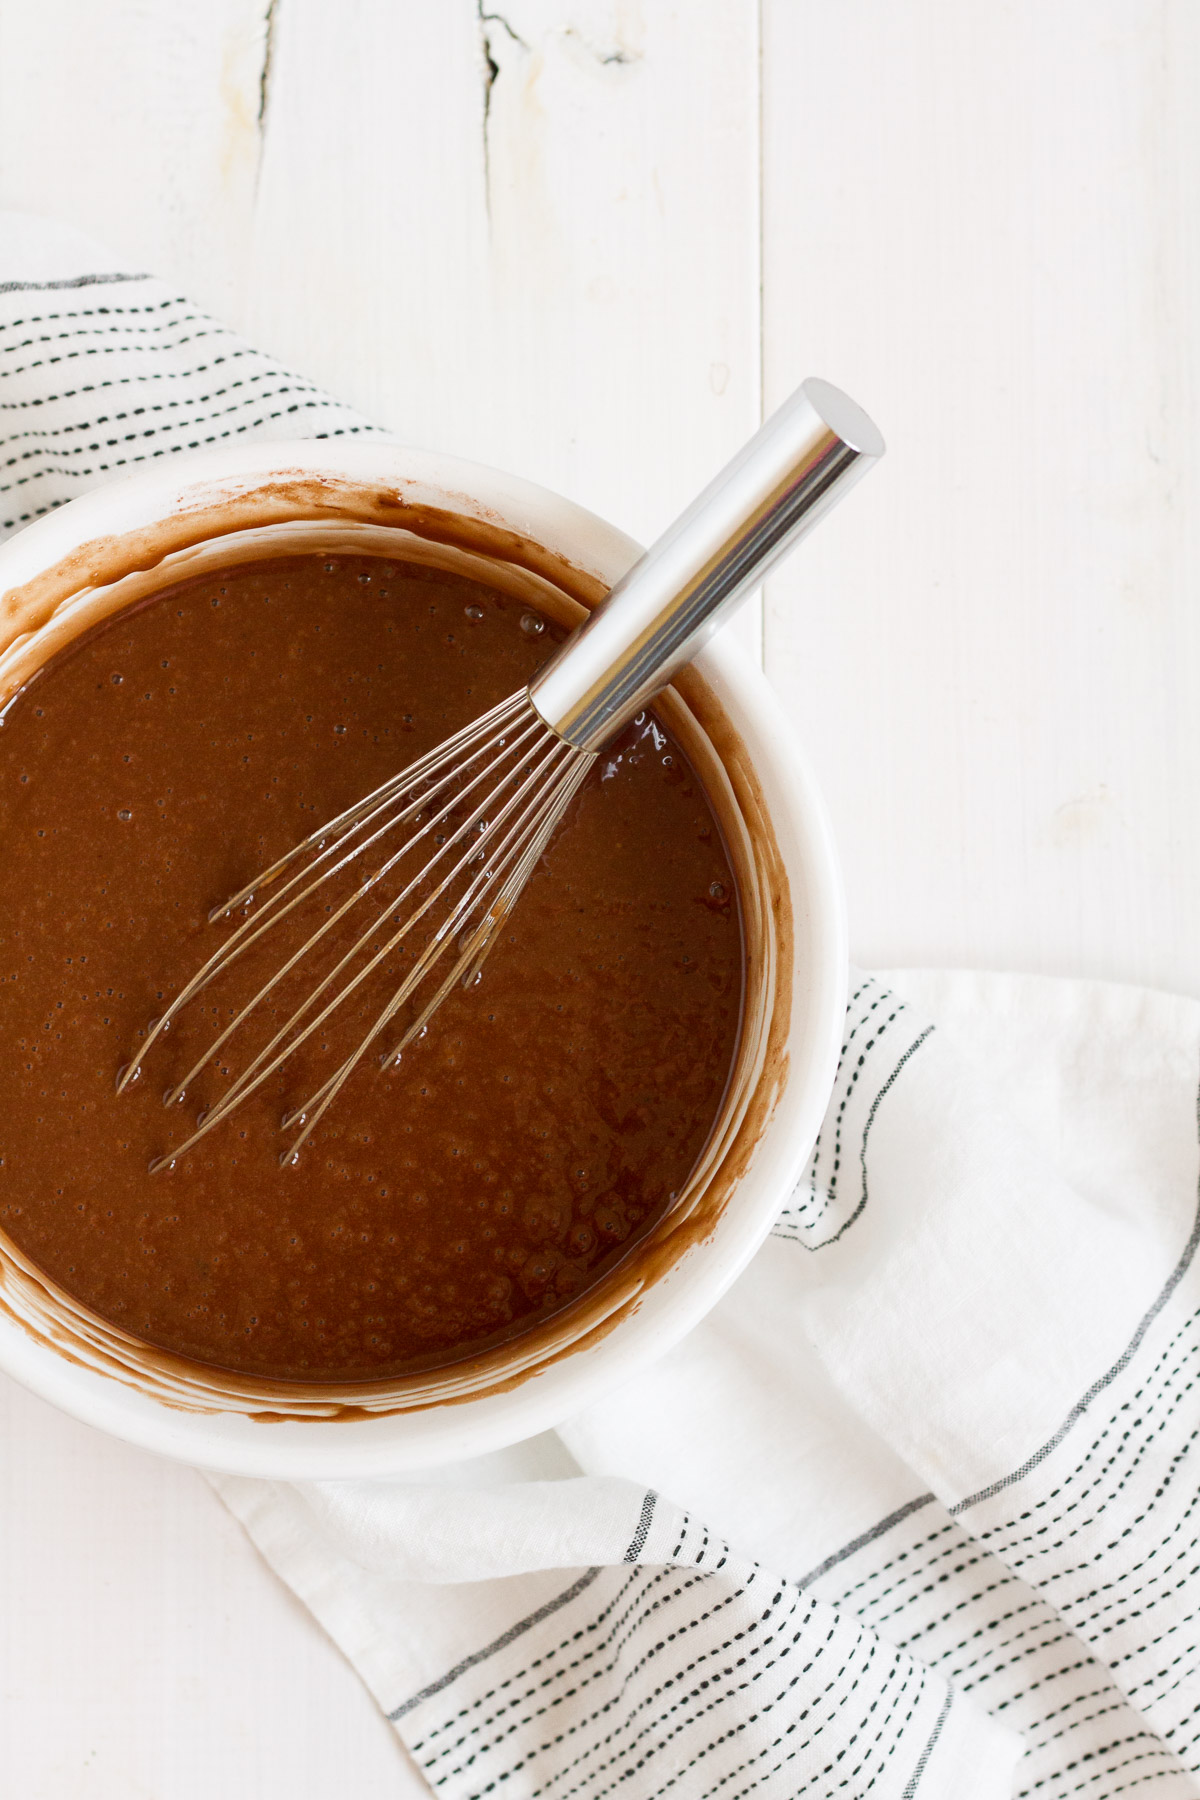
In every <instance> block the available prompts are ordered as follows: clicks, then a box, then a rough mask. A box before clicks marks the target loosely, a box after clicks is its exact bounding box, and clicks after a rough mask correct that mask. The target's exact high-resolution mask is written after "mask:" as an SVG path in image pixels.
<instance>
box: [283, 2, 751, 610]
mask: <svg viewBox="0 0 1200 1800" xmlns="http://www.w3.org/2000/svg"><path fill="white" fill-rule="evenodd" d="M271 68H272V73H271V81H270V91H269V97H268V107H267V118H266V148H265V155H264V160H263V166H262V176H261V183H260V188H259V196H258V210H257V218H256V227H255V252H254V263H253V279H252V299H251V302H250V306H249V309H248V319H249V322H250V326H251V329H252V331H253V333H254V334H255V335H256V337H257V338H258V339H259V341H262V342H265V343H267V344H269V345H270V347H271V348H272V349H274V350H275V351H276V352H277V353H279V354H280V355H283V356H285V357H286V358H287V359H288V360H289V361H291V362H293V363H295V364H297V365H298V366H300V367H302V368H304V369H306V370H309V371H311V372H313V373H314V374H315V375H316V376H317V377H318V379H320V380H322V381H324V382H325V383H326V384H327V385H328V386H330V387H332V388H334V389H335V390H336V391H337V392H339V393H341V394H344V395H346V396H347V397H348V398H349V399H350V400H352V401H353V402H354V403H355V404H356V405H358V406H360V407H362V408H363V410H364V411H366V412H368V413H370V414H371V415H372V416H374V417H376V418H380V419H381V420H383V421H384V422H385V423H386V424H387V425H388V426H389V427H390V428H392V429H394V430H395V431H397V432H398V433H399V434H400V435H402V436H403V437H405V438H408V439H409V440H410V441H413V442H417V443H421V444H425V445H432V446H436V447H438V448H442V449H448V450H454V451H456V452H458V453H460V454H463V455H467V456H472V457H475V458H478V459H479V460H481V461H484V462H490V463H494V464H498V465H500V466H503V467H506V468H509V469H513V470H516V471H518V472H520V473H522V474H526V475H529V476H532V477H533V478H534V479H536V480H539V481H543V482H545V483H547V484H548V485H549V486H550V487H553V488H557V489H559V490H560V491H562V492H564V493H567V494H569V495H571V496H572V497H573V498H576V499H579V500H581V501H583V502H584V503H585V504H587V505H589V506H592V507H593V508H594V509H595V510H596V511H598V512H600V513H603V514H605V515H606V516H607V517H609V518H611V519H613V520H614V521H616V522H617V523H618V524H620V525H622V526H624V527H625V529H626V530H629V531H631V532H632V533H633V534H634V535H635V536H639V537H642V538H643V539H645V538H647V537H649V536H651V535H652V534H653V533H655V532H656V531H658V530H660V529H661V528H662V527H663V526H664V525H665V524H666V523H668V522H669V520H670V518H671V517H672V515H673V513H674V512H675V511H676V510H677V509H678V508H679V507H681V506H682V505H683V504H685V503H686V501H687V500H688V499H689V498H690V497H691V495H692V494H693V493H694V492H695V491H696V490H697V488H698V487H699V486H701V485H702V484H703V482H704V481H705V480H706V479H707V478H708V476H709V475H710V474H712V473H713V472H715V470H716V468H717V467H719V466H720V464H721V462H722V461H723V460H724V459H725V458H726V457H727V456H728V455H730V454H731V453H732V451H733V450H734V449H735V448H736V447H737V445H738V444H739V443H740V441H741V440H742V439H743V437H745V436H746V435H748V433H749V432H750V431H751V430H752V429H753V427H754V425H755V424H756V423H757V419H758V408H759V381H760V375H759V347H758V330H759V320H758V274H757V271H758V173H757V170H758V123H757V83H758V39H757V12H756V7H755V5H754V4H753V3H752V0H735V3H733V4H730V3H729V0H703V4H700V3H698V0H690V3H689V4H688V5H686V6H685V5H682V4H680V5H667V4H658V3H656V4H655V5H654V6H652V7H651V6H641V7H639V6H636V5H633V4H631V3H618V0H509V3H508V4H506V5H505V4H497V5H495V6H493V5H491V4H490V3H489V0H480V4H479V5H478V7H473V6H471V5H469V4H467V3H466V0H455V4H453V5H450V6H447V5H446V4H445V3H444V0H407V3H406V4H404V5H402V6H397V5H395V4H394V3H393V0H358V3H357V4H356V5H355V6H354V7H353V8H352V9H345V8H334V7H329V6H326V5H324V4H323V3H322V0H288V3H287V4H286V5H284V6H282V7H281V9H280V13H279V16H278V20H277V25H276V30H275V32H274V47H273V54H272V64H271ZM747 632H748V633H749V636H750V638H751V639H752V640H753V638H754V629H753V625H752V624H751V625H750V626H748V627H747V626H743V635H746V634H747Z"/></svg>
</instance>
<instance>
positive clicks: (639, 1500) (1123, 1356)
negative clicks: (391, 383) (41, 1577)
mask: <svg viewBox="0 0 1200 1800" xmlns="http://www.w3.org/2000/svg"><path fill="white" fill-rule="evenodd" d="M367 429H370V427H369V426H367V425H366V423H365V422H364V421H363V420H361V419H359V418H357V417H356V416H355V415H353V414H351V413H349V412H348V411H347V410H346V409H344V408H342V407H339V406H337V405H336V404H335V403H334V402H332V401H330V400H328V399H327V398H326V397H325V396H323V395H321V394H319V393H318V392H317V391H316V390H315V389H313V388H312V387H311V385H310V384H308V383H305V382H302V381H299V380H298V379H297V378H295V377H293V376H290V375H288V374H287V372H286V371H284V370H281V369H280V368H278V366H277V365H276V364H274V363H273V362H271V361H270V359H268V358H265V357H262V356H260V355H259V354H258V353H257V352H255V351H254V350H253V349H252V348H250V347H249V346H248V345H246V344H244V343H242V342H241V341H240V340H238V339H236V338H234V337H233V336H232V335H231V334H228V333H226V332H224V331H223V330H222V329H221V328H220V327H219V326H216V325H214V324H213V322H212V321H210V320H207V319H204V318H203V317H202V316H201V315H198V314H197V313H196V312H195V310H194V309H193V308H191V307H189V306H188V305H187V303H186V302H185V301H184V300H182V299H180V298H179V297H177V296H174V295H172V294H171V293H170V292H169V290H167V289H165V288H164V287H163V286H162V285H161V284H160V283H158V282H156V281H152V280H150V279H149V278H146V277H139V276H132V275H126V274H125V273H124V272H123V271H122V270H121V269H120V267H119V266H118V265H117V264H116V263H114V261H113V260H112V259H111V258H109V257H106V256H105V255H104V253H103V252H99V251H97V250H96V249H95V247H94V246H90V245H87V244H85V243H84V242H83V241H82V240H80V239H78V238H76V237H74V235H73V234H65V233H56V232H55V231H53V230H50V229H48V228H46V227H44V226H41V225H39V224H37V223H36V222H31V221H28V220H22V219H19V218H14V216H13V215H0V502H2V504H0V523H2V524H4V525H5V526H6V528H7V529H12V528H14V527H16V526H19V525H20V524H21V523H23V522H24V521H25V520H26V519H29V518H33V517H36V516H37V515H38V514H39V513H41V512H44V511H45V510H47V509H48V508H49V507H50V506H52V505H55V504H58V503H59V502H60V501H62V500H63V499H66V498H69V497H70V496H71V495H72V494H74V493H76V492H79V491H82V489H83V488H85V487H86V486H88V485H91V484H93V483H95V482H96V481H99V480H102V479H104V478H105V477H106V475H107V474H108V473H109V472H110V471H112V470H115V469H117V468H119V467H122V466H124V465H126V464H129V463H132V462H136V461H139V460H143V459H145V458H148V457H151V456H157V455H162V454H169V453H170V452H171V451H173V450H177V449H182V448H185V447H190V446H192V445H200V444H204V443H213V442H215V441H217V440H218V439H219V438H220V437H221V436H222V435H230V436H232V435H233V434H234V433H235V432H242V431H245V432H250V431H260V432H262V433H264V434H270V435H277V436H278V435H295V436H300V435H309V434H313V435H316V434H320V433H332V432H336V431H359V430H367ZM1198 1078H1200V1005H1197V1004H1196V1003H1193V1002H1190V1001H1185V1000H1178V999H1173V998H1170V997H1168V996H1165V995H1158V994H1150V993H1144V992H1141V991H1138V990H1133V989H1124V988H1115V987H1107V986H1104V985H1102V984H1095V983H1068V982H1054V981H1049V980H1042V979H1037V978H1031V977H1024V978H1022V977H1011V976H977V975H968V974H948V975H915V974H912V973H904V974H896V975H892V976H890V977H884V976H864V977H860V978H858V979H857V980H856V982H855V984H854V987H853V990H852V999H851V1002H850V1007H849V1011H848V1015H847V1021H846V1036H845V1046H844V1049H843V1055H842V1059H841V1065H840V1068H839V1073H838V1078H837V1085H836V1088H835V1092H834V1096H833V1099H832V1102H831V1105H830V1109H829V1113H828V1116H827V1118H826V1122H825V1126H824V1129H823V1131H822V1135H821V1139H820V1141H819V1143H818V1145H817V1148H816V1151H815V1152H814V1156H813V1159H812V1164H811V1166H810V1169H809V1171H808V1173H807V1175H806V1177H805V1179H804V1180H803V1181H802V1183H801V1184H800V1186H799V1188H798V1189H797V1191H796V1193H795V1194H794V1195H793V1196H792V1198H791V1200H790V1202H789V1204H788V1205H787V1207H786V1208H785V1209H784V1211H783V1213H782V1214H781V1217H780V1220H779V1223H778V1225H777V1227H776V1229H775V1231H774V1233H773V1234H772V1236H771V1238H770V1239H769V1240H768V1242H767V1243H766V1244H765V1245H764V1246H763V1249H762V1250H761V1252H760V1253H759V1255H758V1257H757V1258H756V1259H755V1261H754V1263H753V1264H752V1265H751V1267H750V1268H749V1269H748V1271H747V1272H746V1273H745V1274H744V1275H743V1276H742V1278H741V1279H740V1280H739V1282H738V1283H737V1284H736V1285H735V1287H734V1288H733V1290H732V1291H731V1292H730V1294H729V1295H728V1296H727V1297H726V1299H725V1300H724V1301H722V1303H721V1304H720V1306H719V1307H718V1308H717V1309H716V1310H715V1311H714V1313H713V1314H712V1315H711V1316H710V1318H709V1319H708V1320H707V1321H706V1322H705V1323H704V1324H703V1325H702V1326H701V1327H699V1328H698V1329H697V1330H696V1331H695V1332H694V1333H693V1334H692V1335H691V1336H690V1337H689V1338H688V1339H687V1341H686V1342H685V1343H684V1344H682V1345H681V1346H680V1347H679V1348H678V1349H676V1350H675V1351H674V1352H672V1353H671V1354H670V1355H669V1356H667V1357H666V1358H664V1359H663V1360H662V1361H661V1362H660V1363H659V1364H658V1365H657V1366H655V1367H653V1368H651V1369H649V1370H646V1371H644V1372H643V1373H642V1374H641V1375H640V1376H639V1377H638V1378H637V1379H636V1380H635V1381H633V1382H631V1383H629V1384H627V1385H626V1386H625V1387H624V1388H623V1389H621V1390H620V1391H618V1392H616V1393H614V1394H612V1395H611V1396H609V1397H608V1398H607V1399H606V1400H605V1401H604V1402H603V1403H601V1404H598V1405H596V1406H593V1407H592V1408H590V1409H589V1410H588V1412H587V1413H585V1414H583V1415H582V1416H580V1417H577V1418H574V1419H572V1420H570V1421H569V1422H567V1424H565V1425H564V1426H563V1427H562V1428H561V1429H560V1431H559V1432H558V1434H556V1435H555V1436H554V1437H553V1438H547V1439H544V1440H540V1441H539V1444H538V1446H537V1447H536V1455H537V1456H538V1457H540V1467H541V1469H542V1472H543V1478H542V1479H540V1480H536V1481H519V1480H515V1479H513V1478H512V1476H513V1471H514V1470H516V1469H519V1468H522V1467H528V1466H529V1465H530V1458H531V1455H532V1454H534V1453H532V1452H527V1453H525V1459H524V1461H523V1462H522V1459H521V1457H520V1456H519V1455H513V1456H509V1457H506V1456H504V1455H500V1456H497V1457H492V1458H486V1459H481V1461H480V1462H478V1463H476V1464H474V1465H469V1466H464V1467H459V1468H456V1469H450V1470H442V1471H439V1472H437V1474H436V1476H430V1477H427V1478H425V1479H423V1480H421V1481H416V1480H411V1481H399V1480H397V1481H393V1482H350V1483H321V1484H294V1485H287V1484H270V1483H260V1482H252V1481H243V1480H235V1479H232V1478H222V1479H221V1480H219V1481H218V1482H217V1484H216V1485H217V1486H218V1488H219V1491H220V1492H221V1493H222V1494H223V1495H224V1497H225V1499H226V1500H227V1502H228V1503H229V1505H230V1506H231V1507H232V1508H233V1510H234V1511H235V1512H236V1513H237V1514H238V1515H239V1516H240V1517H241V1518H242V1519H243V1521H244V1522H245V1524H246V1526H247V1528H248V1530H249V1531H250V1532H251V1534H252V1536H253V1537H254V1539H255V1541H256V1542H257V1543H258V1544H259V1545H260V1547H261V1548H262V1550H263V1552H264V1554H265V1555H266V1556H267V1557H268V1559H269V1560H270V1561H271V1562H272V1564H273V1565H274V1566H275V1567H276V1568H277V1569H278V1571H279V1572H280V1574H281V1575H282V1576H283V1577H284V1579H285V1580H287V1581H288V1582H290V1583H291V1585H292V1586H293V1587H294V1588H295V1590H296V1591H297V1593H299V1594H300V1595H301V1596H302V1598H303V1599H304V1600H305V1601H306V1602H307V1603H308V1605H309V1606H310V1607H311V1608H312V1610H313V1612H314V1613H315V1614H316V1616H317V1617H318V1618H319V1619H320V1620H321V1621H322V1622H323V1624H324V1625H325V1626H326V1628H327V1629H328V1630H329V1631H330V1633H331V1634H332V1635H333V1636H334V1637H335V1638H336V1639H337V1641H338V1642H339V1643H340V1644H341V1645H342V1646H343V1648H344V1649H345V1651H346V1653H347V1655H348V1656H349V1657H350V1658H351V1659H352V1660H353V1661H354V1663H355V1664H356V1666H357V1667H358V1668H359V1670H360V1671H361V1673H362V1675H363V1677H364V1679H365V1680H366V1681H367V1683H368V1685H369V1686H370V1687H371V1689H372V1691H373V1692H374V1693H375V1695H376V1697H377V1698H378V1700H379V1703H380V1705H381V1706H382V1707H383V1708H384V1710H385V1711H386V1712H387V1713H388V1715H389V1716H390V1717H391V1718H392V1719H394V1721H395V1723H396V1727H397V1730H398V1732H399V1733H400V1735H401V1737H402V1738H403V1740H404V1742H405V1743H406V1745H407V1746H408V1747H409V1749H410V1751H411V1753H412V1755H413V1757H414V1759H415V1761H416V1763H417V1765H418V1767H419V1768H420V1769H421V1771H422V1772H423V1774H424V1775H425V1777H426V1779H427V1781H428V1782H429V1784H430V1786H431V1787H432V1788H433V1789H434V1791H435V1792H437V1793H439V1794H442V1795H444V1796H446V1800H475V1797H479V1796H496V1797H497V1800H501V1797H504V1800H533V1797H534V1796H538V1797H541V1796H545V1797H547V1800H601V1796H608V1795H610V1794H623V1795H627V1796H631V1797H632V1800H643V1797H644V1800H650V1797H651V1796H653V1797H656V1800H657V1796H660V1795H672V1796H678V1797H679V1800H710V1797H711V1800H749V1797H750V1796H752V1795H753V1796H755V1797H756V1800H784V1797H786V1800H793V1797H794V1796H799V1795H811V1796H814V1797H816V1800H825V1797H826V1796H835V1795H836V1796H839V1797H845V1800H860V1797H865V1796H868V1795H870V1796H874V1797H877V1800H911V1797H913V1796H919V1800H942V1797H943V1796H944V1797H945V1800H951V1797H952V1796H953V1797H954V1800H977V1797H978V1800H983V1797H985V1796H986V1797H989V1800H990V1797H991V1796H1000V1795H1008V1794H1010V1793H1019V1794H1029V1795H1037V1796H1039V1797H1041V1796H1046V1797H1051V1796H1052V1797H1054V1800H1066V1797H1067V1796H1071V1797H1073V1800H1092V1797H1095V1800H1109V1797H1110V1796H1116V1795H1123V1794H1126V1793H1130V1792H1133V1791H1135V1790H1140V1791H1141V1792H1144V1793H1146V1794H1148V1795H1149V1794H1153V1795H1154V1796H1156V1797H1158V1796H1169V1797H1171V1800H1174V1797H1175V1796H1185V1795H1187V1796H1200V1649H1198V1641H1200V1533H1198V1532H1197V1530H1196V1526H1195V1516H1196V1514H1197V1512H1198V1511H1200V1448H1198V1442H1197V1440H1198V1438H1200V1406H1198V1404H1197V1398H1196V1394H1197V1372H1198V1370H1200V1266H1198V1265H1197V1264H1196V1263H1195V1261H1194V1252H1195V1248H1196V1243H1197V1238H1198V1236H1200V1223H1198V1216H1197V1183H1198V1177H1200V1148H1198V1143H1197V1118H1198V1115H1197V1086H1198Z"/></svg>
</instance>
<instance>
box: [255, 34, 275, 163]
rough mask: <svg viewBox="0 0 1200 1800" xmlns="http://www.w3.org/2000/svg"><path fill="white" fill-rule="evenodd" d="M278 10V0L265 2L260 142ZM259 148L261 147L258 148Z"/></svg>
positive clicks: (259, 81)
mask: <svg viewBox="0 0 1200 1800" xmlns="http://www.w3.org/2000/svg"><path fill="white" fill-rule="evenodd" d="M278 10H279V0H267V10H266V13H265V14H264V15H263V59H262V68H261V70H260V71H259V77H258V132H259V138H260V140H261V139H262V138H263V137H264V136H265V135H266V130H267V108H268V106H269V104H270V100H271V56H272V52H273V51H274V48H275V19H276V15H277V13H278ZM260 148H261V146H260Z"/></svg>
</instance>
